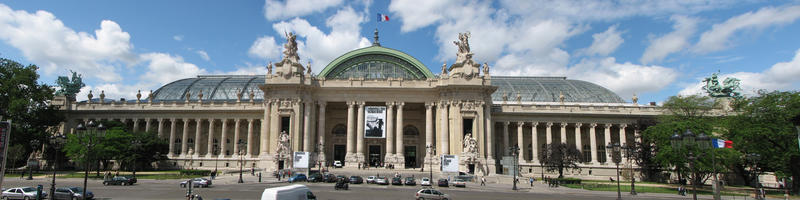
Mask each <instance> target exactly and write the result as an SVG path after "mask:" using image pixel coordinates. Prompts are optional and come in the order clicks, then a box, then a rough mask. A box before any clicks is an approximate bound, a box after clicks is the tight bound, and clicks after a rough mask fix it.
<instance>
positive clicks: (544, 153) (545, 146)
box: [539, 144, 547, 181]
mask: <svg viewBox="0 0 800 200" xmlns="http://www.w3.org/2000/svg"><path fill="white" fill-rule="evenodd" d="M539 155H543V156H545V157H546V156H547V144H544V145H542V153H541V154H539ZM541 158H542V157H539V160H540V161H539V162H540V163H539V167H542V181H545V180H544V162H542V161H544V160H545V159H541Z"/></svg>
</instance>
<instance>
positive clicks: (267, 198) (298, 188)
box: [261, 184, 317, 200]
mask: <svg viewBox="0 0 800 200" xmlns="http://www.w3.org/2000/svg"><path fill="white" fill-rule="evenodd" d="M278 199H280V200H310V199H314V200H315V199H317V197H316V196H314V193H312V192H311V190H310V189H308V187H306V186H305V185H300V184H294V185H287V186H281V187H273V188H267V189H264V192H263V193H261V200H278Z"/></svg>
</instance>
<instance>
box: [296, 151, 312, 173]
mask: <svg viewBox="0 0 800 200" xmlns="http://www.w3.org/2000/svg"><path fill="white" fill-rule="evenodd" d="M309 155H310V154H309V153H308V152H302V151H295V152H294V162H293V163H294V168H302V169H307V168H308V159H309V158H310V156H309Z"/></svg>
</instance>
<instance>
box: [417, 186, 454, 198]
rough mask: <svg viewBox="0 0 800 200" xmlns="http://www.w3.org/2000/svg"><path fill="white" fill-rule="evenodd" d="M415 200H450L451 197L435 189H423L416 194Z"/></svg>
mask: <svg viewBox="0 0 800 200" xmlns="http://www.w3.org/2000/svg"><path fill="white" fill-rule="evenodd" d="M414 199H419V200H422V199H435V200H449V199H450V195H447V194H445V193H442V192H439V191H438V190H434V189H421V190H419V191H417V193H416V194H414Z"/></svg>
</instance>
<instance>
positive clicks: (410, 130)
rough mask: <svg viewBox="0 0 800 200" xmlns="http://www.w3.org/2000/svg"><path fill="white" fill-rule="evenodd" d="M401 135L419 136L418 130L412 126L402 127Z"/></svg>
mask: <svg viewBox="0 0 800 200" xmlns="http://www.w3.org/2000/svg"><path fill="white" fill-rule="evenodd" d="M403 135H419V129H417V127H416V126H413V125H406V127H403Z"/></svg>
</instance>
